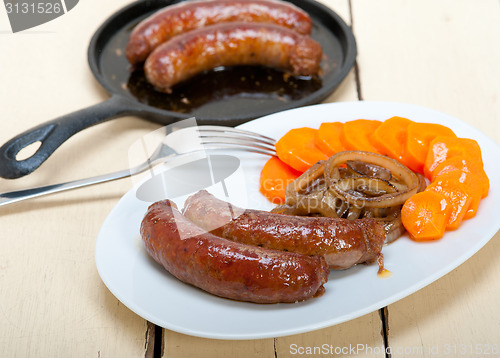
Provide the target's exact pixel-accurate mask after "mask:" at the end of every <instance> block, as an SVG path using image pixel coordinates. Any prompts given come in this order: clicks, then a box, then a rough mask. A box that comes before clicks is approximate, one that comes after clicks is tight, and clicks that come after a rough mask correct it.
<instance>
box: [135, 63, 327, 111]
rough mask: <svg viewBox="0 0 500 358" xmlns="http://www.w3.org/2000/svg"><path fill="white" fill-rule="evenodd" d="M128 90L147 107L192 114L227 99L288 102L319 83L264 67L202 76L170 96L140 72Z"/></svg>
mask: <svg viewBox="0 0 500 358" xmlns="http://www.w3.org/2000/svg"><path fill="white" fill-rule="evenodd" d="M127 88H128V90H129V91H130V93H131V94H132V95H133V96H134V97H136V98H137V99H138V100H139V101H140V102H142V103H145V104H148V105H150V106H153V107H156V108H161V109H166V110H171V111H176V112H180V113H191V112H192V111H193V110H195V109H197V108H201V107H203V106H205V105H209V104H210V103H211V102H220V101H225V100H228V99H231V100H234V99H242V100H254V101H255V102H258V101H259V100H266V101H269V100H273V101H281V102H284V103H286V102H290V101H294V100H298V99H300V98H303V97H304V96H306V95H309V94H311V93H313V92H315V91H317V90H318V89H320V88H321V79H319V78H315V77H302V78H301V77H293V76H289V75H287V74H286V73H284V72H281V71H279V70H275V69H272V68H266V67H257V66H240V67H224V68H217V69H215V70H212V71H207V72H203V73H201V74H199V75H197V76H195V77H193V78H192V79H190V80H187V81H185V82H183V83H180V84H178V85H177V86H175V87H174V88H173V89H172V93H170V94H165V93H161V92H158V91H156V90H155V89H154V87H153V86H152V85H151V84H150V83H148V81H147V80H146V78H145V76H144V72H143V71H142V70H136V71H134V72H132V73H131V74H130V77H129V80H128V83H127Z"/></svg>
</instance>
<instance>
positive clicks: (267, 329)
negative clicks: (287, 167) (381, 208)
mask: <svg viewBox="0 0 500 358" xmlns="http://www.w3.org/2000/svg"><path fill="white" fill-rule="evenodd" d="M396 115H397V116H401V117H406V118H409V119H411V120H413V121H418V122H432V123H439V124H443V125H446V126H448V127H450V128H451V129H452V130H453V131H454V132H455V133H456V134H457V136H459V137H467V138H473V139H475V140H477V141H478V142H479V144H480V146H481V149H482V153H483V159H484V166H485V171H486V173H487V174H488V176H489V178H490V182H491V189H490V193H489V195H488V197H487V198H485V199H484V200H482V202H481V204H480V207H479V210H478V213H477V215H476V217H474V218H473V219H470V220H467V221H464V222H463V223H462V225H461V226H460V228H459V229H458V230H456V231H453V232H447V233H446V234H445V236H444V238H443V239H441V240H439V241H435V242H428V243H417V242H414V241H411V240H410V239H408V237H407V236H406V235H405V236H403V237H401V238H400V239H399V240H397V241H396V242H394V243H392V244H390V245H388V246H386V247H384V249H383V254H384V257H385V264H386V268H387V269H388V270H390V271H391V272H392V275H391V276H390V277H389V278H379V277H378V276H377V267H376V265H368V266H366V265H358V266H356V267H354V268H351V269H349V270H345V271H332V272H331V273H330V276H329V281H328V283H327V284H325V288H326V292H325V294H324V295H323V296H321V297H319V298H315V299H310V300H308V301H305V302H301V303H295V304H272V305H259V304H252V303H244V302H236V301H231V300H227V299H223V298H219V297H215V296H213V295H210V294H208V293H205V292H203V291H201V290H199V289H197V288H194V287H191V286H189V285H186V284H184V283H182V282H180V281H178V280H177V279H175V278H174V277H173V276H171V275H170V274H169V273H167V272H166V271H165V270H164V269H163V268H162V267H161V266H160V265H158V264H156V263H155V262H154V261H153V260H151V259H150V258H149V257H148V255H147V254H146V252H145V251H144V249H143V247H142V243H141V240H140V237H139V226H140V222H141V220H142V218H143V216H144V214H145V212H146V208H147V206H148V205H149V203H147V202H143V201H140V200H139V199H137V198H136V195H135V190H136V189H135V188H133V189H131V190H130V191H129V192H128V193H127V194H126V195H125V196H124V197H123V198H122V199H121V200H120V201H119V202H118V204H117V205H116V206H115V207H114V209H113V210H112V211H111V213H110V214H109V216H108V217H107V218H106V220H105V222H104V224H103V225H102V228H101V230H100V232H99V235H98V237H97V242H96V252H95V255H96V256H95V257H96V264H97V269H98V271H99V274H100V276H101V278H102V280H103V282H104V283H105V284H106V286H107V287H108V288H109V290H110V291H111V292H112V293H113V294H114V295H115V296H116V297H117V298H118V299H119V300H120V301H121V302H122V303H123V304H125V305H126V306H127V307H128V308H130V309H131V310H132V311H134V312H135V313H137V314H138V315H139V316H141V317H143V318H144V319H147V320H148V321H150V322H153V323H155V324H157V325H159V326H162V327H165V328H168V329H171V330H173V331H177V332H180V333H185V334H189V335H193V336H199V337H207V338H215V339H257V338H269V337H279V336H285V335H291V334H297V333H303V332H308V331H312V330H316V329H320V328H324V327H328V326H332V325H335V324H338V323H341V322H345V321H348V320H351V319H354V318H357V317H360V316H362V315H365V314H367V313H370V312H373V311H375V310H377V309H379V308H381V307H384V306H386V305H389V304H391V303H393V302H396V301H397V300H400V299H402V298H403V297H406V296H408V295H410V294H412V293H413V292H415V291H417V290H419V289H421V288H423V287H424V286H426V285H428V284H430V283H432V282H434V281H435V280H437V279H439V278H440V277H442V276H443V275H445V274H446V273H448V272H450V271H451V270H453V269H454V268H456V267H457V266H459V265H460V264H462V263H463V262H464V261H466V260H467V259H468V258H470V257H471V256H472V255H473V254H474V253H476V252H477V251H478V250H479V249H480V248H481V247H483V246H484V245H485V244H486V243H487V242H488V241H489V240H490V239H491V237H493V235H494V234H495V233H496V232H497V231H498V229H499V228H500V220H498V217H497V216H498V214H497V206H498V202H500V189H499V187H498V186H496V184H497V183H499V182H500V167H499V166H498V165H497V164H496V163H498V158H499V157H500V148H499V147H498V145H497V144H496V143H495V142H494V141H492V140H491V139H490V138H488V137H487V136H485V135H484V134H483V133H481V132H480V131H478V130H477V129H475V128H474V127H472V126H470V125H468V124H466V123H464V122H462V121H460V120H458V119H456V118H453V117H451V116H449V115H446V114H443V113H440V112H436V111H434V110H430V109H427V108H422V107H418V106H414V105H407V104H401V103H384V102H352V103H332V104H321V105H315V106H309V107H303V108H299V109H293V110H289V111H285V112H280V113H276V114H273V115H269V116H266V117H263V118H259V119H257V120H254V121H251V122H249V123H246V124H244V125H242V126H241V128H245V129H248V130H252V131H255V132H259V133H262V134H266V135H268V136H271V137H273V138H279V137H281V136H282V135H283V134H285V133H286V131H288V130H289V129H291V128H296V127H303V126H308V127H314V128H318V127H319V125H320V123H322V122H329V121H330V122H332V121H341V122H345V121H349V120H354V119H359V118H367V119H379V120H385V119H387V118H390V117H392V116H396ZM239 158H240V159H241V165H242V169H243V170H244V173H245V175H244V177H245V179H246V181H247V184H246V198H248V199H247V207H251V208H260V209H265V210H267V209H270V208H271V207H272V205H271V204H270V203H269V202H268V201H267V200H266V199H265V198H264V197H263V196H262V195H261V194H260V193H259V191H258V178H259V174H260V169H261V168H262V166H263V165H264V163H265V161H266V160H267V159H268V158H266V157H264V156H258V155H251V154H244V155H243V154H239ZM242 190H243V188H242ZM243 191H244V190H243ZM178 204H180V205H181V206H182V203H178ZM239 204H241V203H239Z"/></svg>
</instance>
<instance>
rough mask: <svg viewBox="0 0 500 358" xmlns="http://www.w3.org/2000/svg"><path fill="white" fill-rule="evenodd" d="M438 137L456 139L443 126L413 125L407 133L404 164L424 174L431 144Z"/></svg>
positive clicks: (430, 124) (449, 130) (431, 124)
mask: <svg viewBox="0 0 500 358" xmlns="http://www.w3.org/2000/svg"><path fill="white" fill-rule="evenodd" d="M438 136H450V137H456V136H455V133H453V131H452V130H451V129H450V128H448V127H445V126H443V125H440V124H435V123H412V124H410V125H409V126H408V128H407V132H406V147H405V151H404V154H403V164H405V165H406V166H407V167H408V168H410V169H411V170H413V171H415V172H419V173H423V170H424V163H425V159H426V158H427V152H428V149H429V144H430V142H431V141H432V140H433V139H434V138H436V137H438Z"/></svg>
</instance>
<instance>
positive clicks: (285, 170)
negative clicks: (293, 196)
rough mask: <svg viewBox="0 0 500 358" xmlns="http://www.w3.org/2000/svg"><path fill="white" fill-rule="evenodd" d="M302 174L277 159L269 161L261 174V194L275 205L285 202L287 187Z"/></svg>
mask: <svg viewBox="0 0 500 358" xmlns="http://www.w3.org/2000/svg"><path fill="white" fill-rule="evenodd" d="M300 174H301V172H299V171H297V170H295V169H293V168H292V167H290V166H289V165H287V164H285V163H284V162H282V161H281V160H280V159H279V158H277V157H272V158H271V159H269V160H268V161H267V162H266V164H265V165H264V167H263V168H262V171H261V172H260V192H261V193H262V194H263V195H264V196H265V197H266V198H267V199H269V201H271V202H272V203H274V204H283V203H284V202H285V188H286V186H287V185H288V184H289V183H290V182H292V181H294V180H295V179H297V178H298V177H299V176H300Z"/></svg>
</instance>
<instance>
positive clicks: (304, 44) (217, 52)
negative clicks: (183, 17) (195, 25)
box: [144, 22, 322, 92]
mask: <svg viewBox="0 0 500 358" xmlns="http://www.w3.org/2000/svg"><path fill="white" fill-rule="evenodd" d="M321 57H322V49H321V45H320V44H319V43H318V42H316V41H314V40H313V39H311V38H310V37H309V36H305V35H300V34H298V33H297V32H295V31H292V30H290V29H287V28H285V27H283V26H278V25H272V24H258V23H246V22H231V23H223V24H217V25H211V26H207V27H203V28H200V29H196V30H192V31H189V32H186V33H184V34H181V35H178V36H176V37H174V38H172V39H170V40H169V41H167V42H165V43H163V44H162V45H160V46H158V47H157V48H156V49H155V50H154V51H153V52H152V53H151V54H150V55H149V57H148V58H147V60H146V62H145V64H144V72H145V75H146V78H147V80H148V81H149V82H150V83H151V84H153V85H154V86H155V87H156V89H158V90H159V91H162V92H170V91H171V87H172V86H174V85H175V84H177V83H179V82H181V81H184V80H186V79H188V78H191V77H193V76H194V75H196V74H198V73H200V72H203V71H207V70H211V69H213V68H216V67H219V66H236V65H261V66H268V67H274V68H279V69H282V70H284V71H286V72H289V73H291V74H292V75H295V76H312V75H316V74H318V71H319V66H320V62H321Z"/></svg>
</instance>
